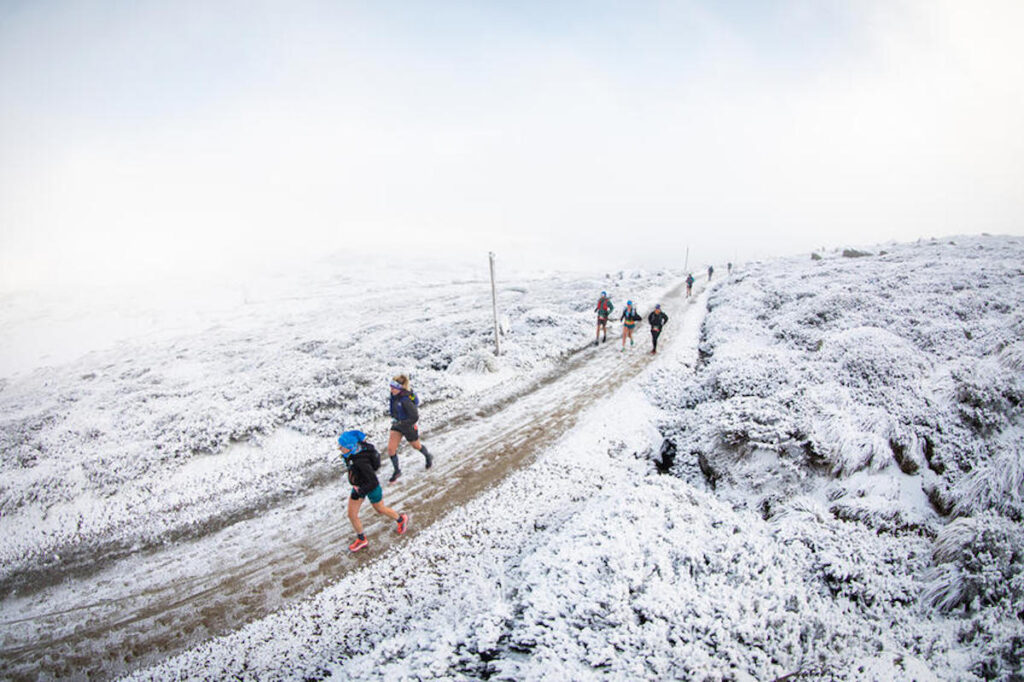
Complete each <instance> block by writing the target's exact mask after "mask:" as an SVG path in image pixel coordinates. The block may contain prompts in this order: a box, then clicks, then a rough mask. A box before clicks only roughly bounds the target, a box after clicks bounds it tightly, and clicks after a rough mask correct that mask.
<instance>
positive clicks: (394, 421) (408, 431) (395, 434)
mask: <svg viewBox="0 0 1024 682" xmlns="http://www.w3.org/2000/svg"><path fill="white" fill-rule="evenodd" d="M390 386H391V433H390V434H389V436H388V457H390V458H391V466H392V467H394V471H392V472H391V478H390V479H389V480H388V483H394V482H395V481H397V480H398V477H399V476H401V475H402V470H401V469H400V468H399V466H398V445H399V444H400V443H401V442H402V437H403V436H405V439H406V440H407V441H409V445H411V446H412V447H413V449H415V450H419V451H420V452H421V453H423V459H425V460H426V468H427V469H429V468H430V467H431V466H432V465H433V464H434V458H433V457H432V456H431V455H430V452H428V451H427V446H426V445H424V444H423V443H421V442H420V430H419V426H417V425H416V422H417V421H419V418H420V411H419V408H418V405H419V403H420V401H419V398H417V397H416V394H415V393H413V391H412V388H410V387H409V377H407V376H406V375H404V374H399V375H398V376H396V377H394V378H393V379H392V380H391V383H390Z"/></svg>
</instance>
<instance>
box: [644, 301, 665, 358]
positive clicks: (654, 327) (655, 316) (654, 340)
mask: <svg viewBox="0 0 1024 682" xmlns="http://www.w3.org/2000/svg"><path fill="white" fill-rule="evenodd" d="M647 322H648V323H650V325H651V345H652V346H653V347H652V348H651V353H652V354H654V353H657V352H658V337H659V336H661V328H662V327H664V326H665V323H666V322H668V315H666V314H665V313H663V312H661V304H660V303H659V304H657V305H656V306H654V310H653V311H651V314H650V315H648V316H647Z"/></svg>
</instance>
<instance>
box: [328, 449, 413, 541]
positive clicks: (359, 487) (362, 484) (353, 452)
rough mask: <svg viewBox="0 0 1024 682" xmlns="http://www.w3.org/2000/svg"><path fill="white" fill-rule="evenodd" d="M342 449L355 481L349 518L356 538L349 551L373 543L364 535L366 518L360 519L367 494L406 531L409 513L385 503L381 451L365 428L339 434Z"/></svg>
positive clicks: (398, 528)
mask: <svg viewBox="0 0 1024 682" xmlns="http://www.w3.org/2000/svg"><path fill="white" fill-rule="evenodd" d="M338 452H340V453H341V456H342V458H343V459H344V460H345V467H346V468H347V469H348V482H349V483H351V484H352V492H351V493H350V494H349V499H348V520H349V521H351V522H352V528H354V529H355V531H356V539H355V541H354V542H353V543H352V544H351V545H349V546H348V551H350V552H358V551H359V550H361V549H362V548H363V547H366V545H368V544H370V543H369V542H367V540H366V536H365V535H363V522H362V521H360V520H359V507H361V506H362V504H363V499H364V498H367V497H368V498H370V504H371V505H372V506H373V508H374V510H375V511H376V512H377V513H378V514H383V515H384V516H386V517H388V518H389V519H392V520H393V521H395V522H396V524H397V525H396V527H395V532H396V533H398V534H399V535H401V534H403V533H405V528H406V526H408V525H409V515H408V514H399V513H398V512H396V511H395V510H394V509H392V508H391V507H388V506H386V505H385V504H384V502H383V498H384V492H383V491H382V490H381V488H380V481H378V480H377V473H376V472H377V469H379V468H380V453H378V452H377V448H375V447H373V445H372V444H370V443H368V442H366V434H365V433H363V432H362V431H346V432H344V433H343V434H341V435H340V436H338Z"/></svg>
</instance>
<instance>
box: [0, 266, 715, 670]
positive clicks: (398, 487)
mask: <svg viewBox="0 0 1024 682" xmlns="http://www.w3.org/2000/svg"><path fill="white" fill-rule="evenodd" d="M681 291H682V286H678V287H676V288H675V289H673V290H672V291H671V292H669V294H668V295H667V296H666V299H665V302H664V305H665V308H666V311H667V312H668V313H669V315H670V316H671V318H672V322H670V326H669V328H668V330H667V332H666V335H665V336H664V337H663V338H662V344H663V345H668V344H671V343H672V342H673V341H674V336H675V335H677V334H678V330H679V329H680V328H681V327H682V319H683V316H684V314H685V313H686V311H687V310H688V309H689V307H690V305H691V304H692V303H693V302H694V301H696V300H697V296H696V294H697V293H698V292H695V296H694V297H693V298H690V299H684V298H681ZM612 326H613V327H614V328H615V329H616V331H617V328H618V325H612ZM636 342H637V343H636V346H635V347H634V348H632V349H630V350H629V351H628V352H625V353H621V352H620V351H619V347H620V342H619V340H618V338H614V339H613V338H612V337H611V336H610V337H609V339H608V343H606V344H602V345H601V346H599V347H594V346H592V345H588V346H585V347H583V348H581V349H580V350H578V351H577V352H575V353H573V354H572V355H571V356H569V357H568V358H567V359H566V361H565V363H564V364H563V366H561V367H560V368H559V370H558V371H557V372H554V373H551V374H550V375H548V376H546V377H544V378H542V379H540V380H539V381H537V382H535V383H534V384H532V385H530V386H529V387H527V388H525V389H523V390H522V391H519V392H517V393H516V394H514V395H511V396H509V397H507V398H502V399H501V400H499V401H496V402H494V403H492V404H488V405H486V406H482V407H481V408H479V409H477V410H475V411H473V412H471V413H466V414H463V415H459V416H457V417H455V418H453V419H451V420H449V421H448V422H447V423H446V424H445V425H443V426H439V427H437V428H434V429H432V430H431V431H430V432H429V433H424V439H425V441H426V442H428V443H429V444H430V446H431V449H432V451H433V452H434V453H435V457H436V459H437V462H436V464H435V466H434V467H433V468H432V469H431V470H429V471H425V470H424V469H423V464H422V459H421V458H420V456H419V454H418V453H416V452H415V451H412V450H411V449H409V448H408V446H404V447H403V449H402V451H401V453H400V454H401V456H402V469H403V472H404V476H403V478H402V479H401V480H400V481H399V482H398V483H397V484H395V485H393V486H388V487H386V488H385V492H384V501H385V503H386V504H388V505H389V506H391V507H393V508H395V509H398V510H399V511H405V512H408V513H409V514H410V516H411V524H410V530H409V533H408V534H407V536H406V537H408V535H412V534H415V533H416V532H418V531H419V530H422V529H423V528H426V527H428V526H430V525H431V524H432V523H434V522H435V521H436V520H437V519H439V518H440V517H441V516H443V515H444V514H446V513H447V512H448V511H449V510H451V509H453V508H456V507H459V506H461V505H463V504H465V503H466V502H468V501H469V500H472V499H473V498H475V497H476V496H478V495H479V494H480V493H481V492H483V491H484V490H486V489H488V488H490V487H492V486H494V485H495V484H497V483H499V482H500V481H501V480H502V479H504V478H505V477H506V476H507V475H508V474H509V473H510V472H512V471H515V470H516V469H518V468H519V467H522V466H524V465H526V464H528V463H529V462H530V461H532V459H533V458H534V457H535V455H536V454H537V452H539V451H540V450H541V449H542V448H543V446H544V444H545V443H546V442H548V441H550V440H551V439H553V438H554V437H556V436H558V435H560V434H562V433H564V432H565V431H567V430H568V429H571V428H572V427H573V426H574V425H575V424H576V421H577V419H578V416H579V415H580V414H581V413H582V412H583V411H584V410H585V409H586V408H587V407H589V406H590V405H593V404H594V403H596V402H597V401H599V400H601V399H602V398H604V397H605V396H607V395H608V394H610V393H611V392H613V391H614V390H615V389H616V388H618V387H619V386H621V385H622V384H624V383H625V382H626V381H628V380H630V379H632V378H634V377H635V376H636V375H637V373H638V372H639V371H640V370H641V369H642V368H643V367H644V366H645V365H646V364H647V363H648V362H649V360H650V359H651V358H652V356H651V355H649V354H648V352H647V350H648V349H649V347H650V336H649V334H648V333H647V329H646V325H641V326H640V327H639V329H638V332H637V334H636ZM387 472H388V464H387V463H386V462H385V465H384V467H383V468H382V473H384V474H385V475H386V473H387ZM347 493H348V486H347V485H346V484H345V483H344V482H343V481H342V480H341V479H340V478H338V479H336V480H331V481H327V482H325V484H324V485H322V486H320V487H318V488H316V489H313V490H310V491H308V492H307V493H306V494H305V495H303V496H302V497H301V498H298V499H295V500H293V501H291V502H290V503H287V504H284V505H281V506H279V507H277V508H274V509H270V510H268V511H267V512H265V513H264V514H262V515H259V516H253V517H251V518H246V519H242V520H239V521H238V522H237V523H234V524H232V525H231V526H228V527H225V528H220V529H218V530H216V532H212V533H209V534H207V535H204V536H203V537H200V538H195V539H192V540H189V541H187V542H180V543H177V544H173V545H168V546H166V547H164V548H161V549H157V550H153V551H151V552H147V553H136V554H135V555H131V556H127V557H125V558H123V559H121V560H119V561H117V562H115V563H114V564H113V565H111V566H109V567H107V568H105V569H103V570H101V571H98V572H95V573H93V574H90V575H87V576H83V577H81V578H78V579H72V580H68V581H65V582H64V583H62V584H60V585H54V586H52V587H50V588H47V589H45V590H40V591H38V592H36V593H33V594H32V595H29V596H26V597H22V598H19V599H17V601H18V602H19V603H18V604H17V605H16V606H17V610H18V612H20V614H21V615H20V616H17V617H14V618H9V617H8V618H7V619H5V620H4V621H3V622H0V635H2V637H0V677H3V678H5V679H6V678H11V679H46V678H56V677H60V678H64V677H80V678H88V679H103V678H110V677H114V676H117V675H120V674H124V673H127V672H130V671H132V670H137V669H140V668H142V667H145V666H147V665H152V664H154V663H156V662H158V661H160V660H162V659H164V658H166V657H167V656H170V655H173V654H175V653H177V652H179V651H182V650H183V649H185V648H188V647H190V646H193V645H195V644H197V643H199V642H200V641H202V640H204V639H206V638H208V637H210V636H213V635H217V634H221V633H225V632H229V631H232V630H235V629H238V628H239V627H241V626H242V625H244V624H245V623H248V622H250V621H252V620H255V619H258V618H260V617H263V616H266V615H268V614H270V613H272V612H274V611H276V610H278V609H280V608H282V607H283V606H286V605H287V604H290V603H293V602H295V601H297V600H299V599H301V598H304V597H308V596H310V595H313V594H315V593H317V592H319V591H320V590H322V589H323V588H324V587H326V586H327V585H329V584H330V583H332V582H334V581H336V580H338V579H339V578H340V577H341V576H343V575H345V574H346V573H348V572H349V571H351V570H354V569H358V568H360V567H363V566H365V565H366V564H367V563H369V562H371V561H373V560H374V558H375V557H378V556H380V555H381V554H383V553H384V552H387V551H388V550H390V549H391V548H392V547H395V546H396V545H399V544H400V543H401V542H402V541H403V540H404V538H402V537H400V536H397V535H395V534H394V531H393V524H392V523H390V522H387V523H384V522H383V521H382V520H380V517H376V515H375V514H374V513H373V511H372V509H370V508H369V506H368V505H364V509H363V510H362V515H361V516H362V518H363V521H364V525H365V526H366V533H367V537H368V538H369V539H370V545H369V547H368V548H367V549H365V550H363V551H362V552H360V553H359V554H357V555H351V554H350V553H349V552H348V551H347V544H348V542H350V540H351V535H352V530H351V527H350V526H349V523H348V519H347V517H346V515H345V505H346V502H345V500H346V498H347ZM57 605H59V607H58V606H57ZM5 610H6V612H7V614H11V613H14V612H15V610H14V608H7V609H5Z"/></svg>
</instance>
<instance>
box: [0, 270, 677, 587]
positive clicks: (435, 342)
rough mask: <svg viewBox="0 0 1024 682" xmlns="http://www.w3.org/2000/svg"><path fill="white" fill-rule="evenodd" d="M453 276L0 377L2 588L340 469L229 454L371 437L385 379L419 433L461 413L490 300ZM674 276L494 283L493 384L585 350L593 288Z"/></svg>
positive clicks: (307, 304) (269, 307)
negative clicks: (54, 562) (497, 322)
mask: <svg viewBox="0 0 1024 682" xmlns="http://www.w3.org/2000/svg"><path fill="white" fill-rule="evenodd" d="M452 275H453V277H452V278H449V279H448V280H447V283H442V284H438V285H431V286H430V287H425V288H424V289H423V290H422V292H423V295H422V296H415V297H410V298H408V300H406V299H399V300H397V301H396V299H395V296H394V292H393V288H392V287H390V285H389V286H385V287H383V288H381V289H377V288H376V286H377V285H376V284H375V279H374V278H373V277H372V276H369V277H367V278H366V283H365V284H364V285H362V288H360V285H359V284H357V283H356V282H358V281H360V280H359V279H358V278H357V279H352V278H346V279H337V280H335V281H333V282H331V283H330V284H325V285H324V286H323V288H322V289H319V290H317V291H316V292H315V294H311V293H310V291H309V290H306V289H303V288H301V287H296V291H294V292H290V295H289V296H285V297H282V298H281V299H280V300H279V301H260V302H259V303H258V304H253V305H247V306H245V307H244V308H241V309H238V310H229V311H225V313H224V315H225V316H226V317H225V319H224V320H220V319H218V320H217V321H216V322H217V324H214V325H211V326H210V328H208V329H204V330H203V331H202V333H195V334H192V335H189V336H181V337H178V338H166V339H159V338H155V339H153V340H151V341H146V340H138V341H135V342H134V343H133V344H130V345H126V346H125V347H123V348H121V349H118V350H112V351H106V352H97V353H94V354H92V355H89V356H85V357H83V358H81V359H80V360H78V361H76V362H72V363H69V364H67V365H65V366H61V367H55V368H47V369H40V370H39V371H37V372H35V373H34V374H29V375H27V376H25V377H23V378H21V379H18V380H15V381H12V382H9V383H8V382H6V381H5V383H4V389H3V391H2V392H0V415H2V417H0V481H2V483H0V524H3V527H2V528H0V531H2V532H0V538H3V540H2V541H0V588H2V587H4V586H7V583H6V582H5V580H6V579H7V578H9V577H10V576H12V575H14V574H17V573H19V572H31V571H32V569H33V566H36V567H38V566H39V565H40V562H42V561H43V558H44V557H47V556H52V555H53V554H56V553H59V554H60V555H61V556H62V557H64V559H65V560H66V561H67V562H68V563H69V565H70V563H71V561H72V560H71V557H76V556H77V557H78V559H79V560H80V561H83V562H88V561H90V560H91V558H99V557H102V556H103V555H104V552H103V548H105V547H106V548H118V547H122V548H123V547H132V546H136V545H141V546H144V545H146V544H147V543H150V542H159V541H160V538H161V537H164V538H166V537H181V536H187V535H188V534H189V533H197V532H207V531H209V530H210V528H211V526H210V525H209V523H206V522H209V521H212V522H214V523H216V522H217V519H227V518H231V517H232V516H236V515H237V514H239V513H245V512H247V511H251V510H252V509H257V508H261V507H262V506H264V505H266V504H267V503H270V502H272V501H273V500H275V499H279V498H281V497H282V496H287V495H289V494H291V493H292V491H294V490H301V489H303V487H304V486H307V485H310V484H311V482H312V481H316V480H323V478H324V477H326V476H329V475H331V473H330V472H333V474H334V475H339V472H338V471H337V469H336V468H335V469H329V468H327V467H328V465H326V464H325V461H326V460H325V458H324V456H323V451H321V450H318V445H317V444H316V441H315V440H312V441H307V442H305V443H303V445H302V446H296V447H295V448H294V449H290V450H285V451H281V452H278V454H277V456H276V457H275V459H274V460H273V461H272V462H268V461H266V460H260V459H259V458H258V457H256V458H255V459H250V458H251V457H253V455H252V452H251V451H249V450H247V449H244V448H238V447H235V446H238V445H239V444H248V445H251V446H253V447H255V448H257V449H258V447H259V446H262V445H263V444H264V443H266V442H267V441H269V440H270V439H272V438H273V437H274V435H275V434H278V433H280V432H285V431H286V432H289V433H298V434H301V435H302V436H305V437H308V438H309V439H323V447H324V449H327V448H329V444H330V440H329V439H330V437H331V436H332V435H334V434H336V433H337V432H338V431H339V430H340V429H342V428H349V427H359V428H362V429H364V430H366V431H368V432H369V431H370V430H371V429H374V428H380V429H386V423H385V419H386V414H387V405H388V393H387V381H388V379H390V377H392V376H393V375H395V374H398V373H405V374H409V375H410V376H411V378H412V382H413V386H414V387H415V389H416V391H417V394H418V395H419V396H420V398H421V400H422V401H423V403H424V406H425V409H424V410H423V419H424V422H425V426H426V427H428V428H429V427H430V426H432V425H434V424H438V423H442V421H443V419H445V416H446V415H448V414H450V413H452V411H453V410H454V411H458V410H460V409H467V408H466V405H467V404H469V403H471V402H472V400H473V398H472V396H471V395H468V394H467V389H466V388H465V385H466V382H464V381H459V378H460V377H459V376H457V375H459V374H467V373H475V374H481V375H493V374H494V373H495V372H496V370H497V369H498V365H497V362H496V359H495V358H494V356H493V354H492V352H491V349H492V347H493V343H494V338H493V334H494V327H493V316H492V315H493V313H492V307H491V292H490V288H489V286H486V285H483V284H482V285H481V286H479V287H474V286H469V285H467V283H466V282H464V281H463V282H459V281H454V280H455V279H456V278H457V277H458V274H457V273H455V272H454V271H453V273H452ZM441 277H442V280H444V279H445V277H444V276H443V275H441ZM437 279H438V275H437V273H431V281H435V280H437ZM673 281H674V280H673V279H672V278H671V277H670V276H668V275H663V274H661V275H654V274H649V273H640V272H636V273H631V275H630V276H629V277H628V278H624V279H623V280H622V281H621V282H620V281H615V282H613V281H610V280H605V279H600V278H592V277H591V278H586V277H579V276H560V275H556V276H542V277H537V278H535V279H526V280H522V281H512V282H509V286H507V287H505V288H503V289H501V290H500V291H499V298H498V312H499V315H500V317H501V318H502V319H503V320H504V322H503V323H502V332H503V337H502V351H503V352H502V358H501V361H502V365H501V368H502V369H506V368H507V369H508V370H509V378H510V380H509V382H508V384H509V385H508V389H509V390H514V388H515V387H514V386H513V384H514V383H515V381H516V380H519V379H522V380H523V381H524V382H525V381H528V380H529V379H530V375H531V373H532V372H535V371H537V370H538V369H543V370H549V369H550V367H551V366H552V362H553V361H554V360H555V359H557V358H559V357H562V356H564V355H565V354H567V353H569V352H571V351H574V350H576V349H578V348H579V347H581V346H582V345H584V344H585V343H586V341H587V340H588V339H589V338H590V335H591V334H592V333H593V331H592V324H593V320H592V313H591V310H592V308H593V305H594V302H595V301H596V299H597V295H598V293H599V292H600V291H601V290H602V289H606V290H608V291H609V293H611V294H612V295H613V297H615V300H620V299H621V300H624V299H625V297H634V298H639V297H641V296H643V295H644V294H645V292H646V293H647V296H648V297H649V298H653V296H654V294H653V293H650V292H655V291H656V292H661V291H663V290H664V288H665V287H666V286H667V285H669V284H670V283H671V282H673ZM460 406H461V407H460ZM199 462H204V465H203V466H196V464H197V463H199ZM175 485H177V486H180V487H181V490H178V489H175V488H174V486H175ZM76 505H78V507H80V509H76ZM70 510H74V511H70ZM38 519H42V520H41V521H38V522H37V520H38ZM26 574H27V573H26Z"/></svg>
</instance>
